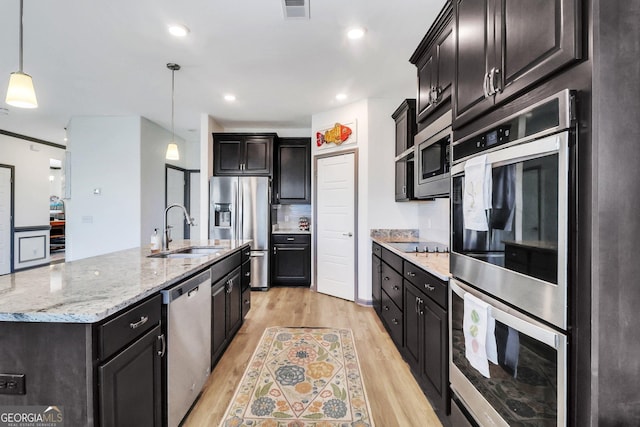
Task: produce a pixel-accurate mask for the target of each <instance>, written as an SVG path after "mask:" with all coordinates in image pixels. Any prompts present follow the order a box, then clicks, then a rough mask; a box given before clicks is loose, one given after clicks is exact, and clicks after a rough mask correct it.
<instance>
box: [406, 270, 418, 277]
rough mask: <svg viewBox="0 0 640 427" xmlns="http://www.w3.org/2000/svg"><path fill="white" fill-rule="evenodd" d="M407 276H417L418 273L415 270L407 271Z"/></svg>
mask: <svg viewBox="0 0 640 427" xmlns="http://www.w3.org/2000/svg"><path fill="white" fill-rule="evenodd" d="M407 276H409V277H416V273H414V272H413V271H407Z"/></svg>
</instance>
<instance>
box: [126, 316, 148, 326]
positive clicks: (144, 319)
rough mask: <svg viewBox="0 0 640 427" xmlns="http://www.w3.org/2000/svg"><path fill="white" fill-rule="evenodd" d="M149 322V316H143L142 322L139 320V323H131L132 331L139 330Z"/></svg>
mask: <svg viewBox="0 0 640 427" xmlns="http://www.w3.org/2000/svg"><path fill="white" fill-rule="evenodd" d="M148 320H149V316H142V317H140V320H138V321H137V322H135V323H129V327H130V328H131V329H138V328H139V327H140V326H142V325H144V324H145V323H147V321H148Z"/></svg>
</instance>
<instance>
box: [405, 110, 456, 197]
mask: <svg viewBox="0 0 640 427" xmlns="http://www.w3.org/2000/svg"><path fill="white" fill-rule="evenodd" d="M414 141H415V144H414V147H415V155H414V158H415V160H414V163H415V164H414V177H415V180H414V195H415V197H416V198H418V199H430V198H434V197H448V196H449V189H450V187H451V183H450V180H449V178H450V175H449V167H450V150H451V112H447V113H445V114H443V115H442V116H440V117H439V118H438V119H436V120H435V121H434V122H433V123H431V124H430V125H429V126H427V127H426V128H424V129H423V130H421V131H420V132H419V133H418V134H416V136H415V140H414Z"/></svg>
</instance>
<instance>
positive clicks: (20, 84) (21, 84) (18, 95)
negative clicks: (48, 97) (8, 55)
mask: <svg viewBox="0 0 640 427" xmlns="http://www.w3.org/2000/svg"><path fill="white" fill-rule="evenodd" d="M23 10H24V5H23V0H20V56H19V62H20V63H19V67H20V68H19V69H18V71H16V72H14V73H11V77H10V78H9V89H8V90H7V99H6V102H7V104H9V105H13V106H14V107H19V108H37V107H38V100H37V99H36V91H35V90H34V89H33V80H32V79H31V76H30V75H29V74H25V73H24V72H22V16H23Z"/></svg>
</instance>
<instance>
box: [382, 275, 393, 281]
mask: <svg viewBox="0 0 640 427" xmlns="http://www.w3.org/2000/svg"><path fill="white" fill-rule="evenodd" d="M382 280H391V279H389V278H388V277H387V276H384V277H383V278H382Z"/></svg>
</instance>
